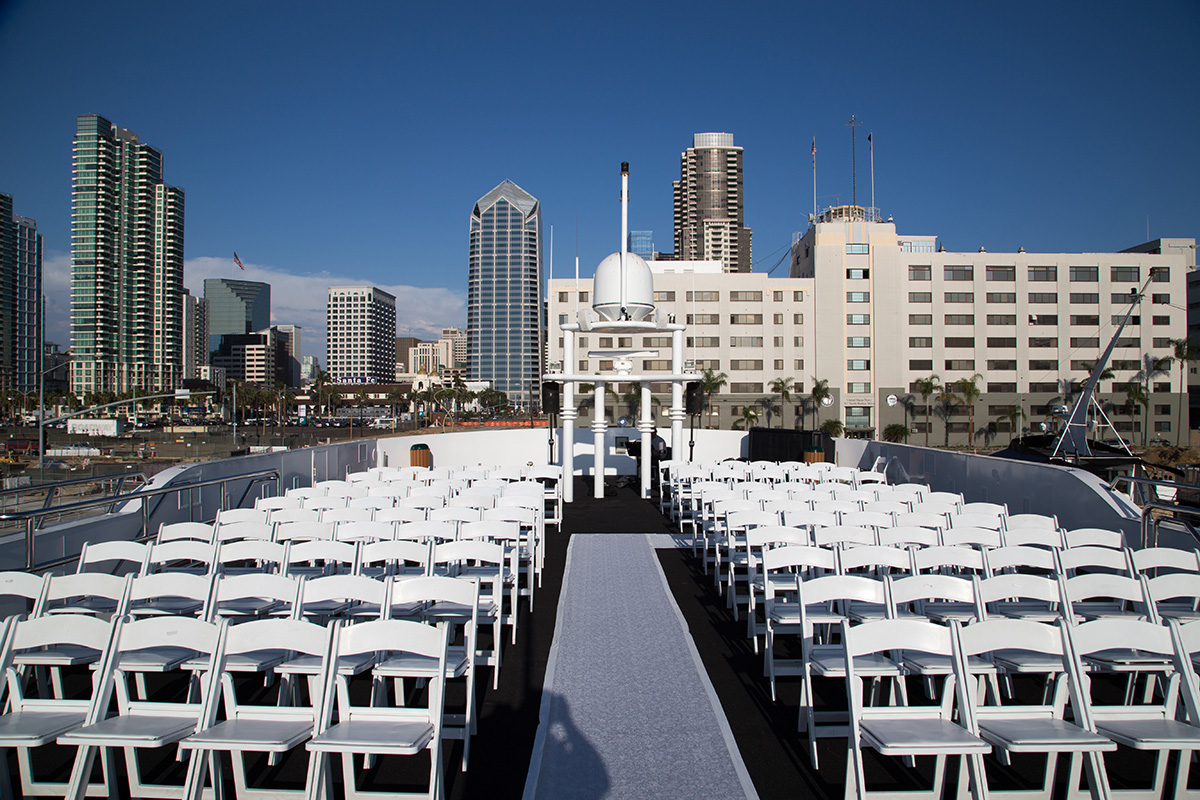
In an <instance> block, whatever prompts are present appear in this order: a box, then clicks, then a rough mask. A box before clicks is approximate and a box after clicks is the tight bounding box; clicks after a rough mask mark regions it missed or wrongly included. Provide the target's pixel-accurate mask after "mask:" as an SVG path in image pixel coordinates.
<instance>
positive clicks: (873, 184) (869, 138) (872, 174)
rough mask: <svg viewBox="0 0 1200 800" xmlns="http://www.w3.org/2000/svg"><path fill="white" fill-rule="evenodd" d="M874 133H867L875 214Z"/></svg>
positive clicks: (872, 206) (872, 203)
mask: <svg viewBox="0 0 1200 800" xmlns="http://www.w3.org/2000/svg"><path fill="white" fill-rule="evenodd" d="M873 135H874V133H873V132H872V133H868V134H867V144H869V145H870V146H871V209H872V211H871V213H872V214H874V213H875V212H874V209H875V142H874V141H873V140H872V138H871V137H872V136H873Z"/></svg>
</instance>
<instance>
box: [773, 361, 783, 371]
mask: <svg viewBox="0 0 1200 800" xmlns="http://www.w3.org/2000/svg"><path fill="white" fill-rule="evenodd" d="M774 363H775V367H774V368H775V370H776V371H780V370H782V369H783V359H782V358H777V359H775V362H774Z"/></svg>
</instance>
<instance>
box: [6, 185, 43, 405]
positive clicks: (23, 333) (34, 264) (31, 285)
mask: <svg viewBox="0 0 1200 800" xmlns="http://www.w3.org/2000/svg"><path fill="white" fill-rule="evenodd" d="M12 209H13V201H12V197H10V196H9V195H5V194H0V389H3V390H8V391H18V392H32V391H36V390H37V387H38V372H39V370H40V367H39V365H38V347H39V344H38V343H39V341H40V340H41V338H42V314H43V313H44V308H43V304H42V237H41V234H39V233H38V229H37V223H36V222H34V221H33V220H31V219H27V218H26V217H19V216H17V215H15V214H13V213H12Z"/></svg>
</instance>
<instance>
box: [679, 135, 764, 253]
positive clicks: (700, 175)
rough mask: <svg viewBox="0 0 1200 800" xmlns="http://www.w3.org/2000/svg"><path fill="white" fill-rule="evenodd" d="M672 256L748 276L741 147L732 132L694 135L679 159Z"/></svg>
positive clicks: (747, 246) (748, 238)
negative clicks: (718, 266)
mask: <svg viewBox="0 0 1200 800" xmlns="http://www.w3.org/2000/svg"><path fill="white" fill-rule="evenodd" d="M673 186H674V194H675V258H677V259H679V260H680V261H720V262H721V263H722V264H723V265H724V270H725V272H750V268H751V265H752V264H753V261H751V257H750V256H751V253H750V229H749V228H747V227H746V226H745V203H744V201H743V196H742V148H740V147H734V144H733V134H732V133H697V134H695V135H694V136H693V137H692V146H691V147H689V148H688V149H687V150H684V151H683V153H682V154H681V155H680V157H679V180H677V181H674V183H673Z"/></svg>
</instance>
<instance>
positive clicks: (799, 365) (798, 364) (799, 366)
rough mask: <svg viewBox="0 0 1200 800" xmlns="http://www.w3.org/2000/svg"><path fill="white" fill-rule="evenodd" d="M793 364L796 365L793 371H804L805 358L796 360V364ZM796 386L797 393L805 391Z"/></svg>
mask: <svg viewBox="0 0 1200 800" xmlns="http://www.w3.org/2000/svg"><path fill="white" fill-rule="evenodd" d="M793 363H794V364H795V366H794V367H793V369H797V370H800V369H804V359H803V358H797V359H796V360H795V362H793ZM796 386H797V389H796V391H799V392H803V391H804V390H803V389H800V388H799V386H800V384H797V385H796Z"/></svg>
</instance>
